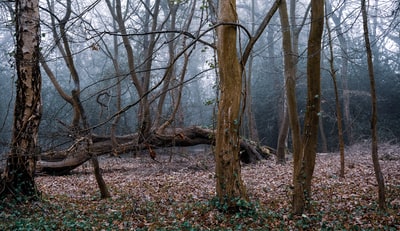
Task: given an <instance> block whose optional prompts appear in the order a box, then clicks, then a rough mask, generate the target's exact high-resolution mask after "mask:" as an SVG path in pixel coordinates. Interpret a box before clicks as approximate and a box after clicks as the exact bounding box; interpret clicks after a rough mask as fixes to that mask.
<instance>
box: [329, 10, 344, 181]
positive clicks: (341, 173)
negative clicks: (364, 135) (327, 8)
mask: <svg viewBox="0 0 400 231" xmlns="http://www.w3.org/2000/svg"><path fill="white" fill-rule="evenodd" d="M328 4H329V3H327V4H326V5H328ZM326 28H327V31H328V40H329V72H330V75H331V78H332V82H333V90H334V92H335V105H336V120H337V127H338V139H339V151H340V171H339V177H340V178H344V175H345V169H344V168H345V166H344V163H345V160H344V138H343V127H342V111H341V108H340V101H339V90H338V87H337V81H336V79H337V78H336V71H335V66H334V55H333V45H332V36H331V29H330V26H329V21H328V20H326Z"/></svg>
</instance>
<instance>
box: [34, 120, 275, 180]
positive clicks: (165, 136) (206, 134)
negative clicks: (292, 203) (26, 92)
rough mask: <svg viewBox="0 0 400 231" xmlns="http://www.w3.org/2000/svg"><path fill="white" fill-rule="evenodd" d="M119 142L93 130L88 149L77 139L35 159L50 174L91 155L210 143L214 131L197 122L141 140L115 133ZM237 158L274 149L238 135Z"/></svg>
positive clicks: (262, 156)
mask: <svg viewBox="0 0 400 231" xmlns="http://www.w3.org/2000/svg"><path fill="white" fill-rule="evenodd" d="M115 138H116V139H117V141H118V143H119V145H118V147H117V148H115V147H113V145H112V142H111V137H110V136H98V135H95V134H93V135H92V140H93V144H92V145H91V146H90V149H89V150H88V149H87V146H86V145H84V144H81V141H80V140H77V141H76V142H75V143H74V144H73V145H72V146H71V148H69V149H67V150H63V151H52V152H45V153H42V155H41V160H40V161H39V162H38V164H37V165H38V167H39V168H38V171H39V172H43V173H48V174H52V175H60V174H61V175H62V174H67V173H68V172H69V171H71V170H73V169H74V168H76V167H78V166H80V165H81V164H83V163H85V162H86V161H88V160H89V159H90V158H91V156H93V155H96V156H101V155H105V154H110V153H113V154H118V155H119V154H124V153H128V152H136V151H140V150H147V149H148V147H151V148H152V149H157V148H165V147H173V146H194V145H198V144H208V145H213V144H214V142H215V139H214V131H213V130H211V129H207V128H202V127H198V126H193V127H187V128H166V129H165V130H164V131H163V133H152V134H151V135H150V136H149V137H148V138H147V139H145V140H144V141H143V142H142V143H138V135H137V134H130V135H125V136H116V137H115ZM240 147H241V154H240V158H241V161H242V162H244V163H254V162H257V161H259V160H262V159H267V158H269V157H270V156H271V155H272V154H274V153H275V150H274V149H272V148H269V147H266V146H259V145H258V144H256V143H255V142H252V141H249V140H245V139H242V140H241V141H240Z"/></svg>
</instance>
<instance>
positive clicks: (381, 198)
mask: <svg viewBox="0 0 400 231" xmlns="http://www.w3.org/2000/svg"><path fill="white" fill-rule="evenodd" d="M361 13H362V18H363V28H364V39H365V48H366V50H367V62H368V74H369V80H370V85H371V99H372V115H371V132H372V153H371V154H372V162H373V164H374V171H375V177H376V180H377V182H378V203H379V208H380V209H381V210H383V211H385V210H386V199H385V181H384V178H383V175H382V171H381V167H380V164H379V158H378V135H377V128H376V122H377V107H376V104H377V103H376V90H375V76H374V65H373V63H372V52H371V44H370V41H369V34H368V16H367V10H366V6H365V0H361Z"/></svg>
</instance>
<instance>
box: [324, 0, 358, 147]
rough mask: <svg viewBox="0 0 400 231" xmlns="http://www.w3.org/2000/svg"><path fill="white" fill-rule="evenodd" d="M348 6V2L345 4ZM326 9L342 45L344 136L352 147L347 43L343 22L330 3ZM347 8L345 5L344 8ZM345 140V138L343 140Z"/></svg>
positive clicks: (341, 78) (341, 70) (341, 72)
mask: <svg viewBox="0 0 400 231" xmlns="http://www.w3.org/2000/svg"><path fill="white" fill-rule="evenodd" d="M344 4H346V2H344ZM326 8H327V12H328V13H329V15H330V16H331V17H330V18H331V19H332V21H333V22H334V23H335V32H336V35H337V38H338V40H339V44H340V51H341V55H340V57H342V58H341V65H340V80H341V83H342V84H341V85H342V89H343V125H344V128H345V129H343V134H346V137H347V143H348V144H349V145H351V144H352V143H353V134H352V133H353V132H352V130H353V129H352V119H351V114H350V93H349V87H348V80H347V69H348V60H347V58H346V57H347V56H348V54H347V47H348V46H347V41H346V38H345V33H343V30H342V27H341V21H340V18H339V17H338V16H336V14H335V12H333V11H332V6H331V3H330V1H326ZM343 8H345V5H344V6H343ZM343 139H344V138H343Z"/></svg>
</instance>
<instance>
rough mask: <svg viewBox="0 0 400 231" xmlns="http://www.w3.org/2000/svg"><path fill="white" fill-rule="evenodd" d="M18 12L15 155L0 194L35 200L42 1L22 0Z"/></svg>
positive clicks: (5, 173)
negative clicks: (40, 9)
mask: <svg viewBox="0 0 400 231" xmlns="http://www.w3.org/2000/svg"><path fill="white" fill-rule="evenodd" d="M15 11H16V42H17V50H16V57H15V60H16V68H17V75H18V79H17V94H16V101H15V109H14V125H13V135H12V140H11V152H10V154H9V155H8V156H7V163H6V169H5V171H4V174H3V175H2V178H1V185H0V186H1V191H0V195H1V196H5V195H7V194H10V195H13V196H15V197H16V198H20V196H24V197H27V198H28V199H35V197H36V196H37V189H36V186H35V181H34V172H35V167H36V157H37V156H36V154H37V153H38V152H39V150H38V129H39V124H40V118H41V115H42V104H41V94H40V93H41V83H42V80H41V74H40V68H39V43H40V24H39V21H40V20H39V1H37V0H34V1H26V0H18V1H16V5H15Z"/></svg>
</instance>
